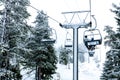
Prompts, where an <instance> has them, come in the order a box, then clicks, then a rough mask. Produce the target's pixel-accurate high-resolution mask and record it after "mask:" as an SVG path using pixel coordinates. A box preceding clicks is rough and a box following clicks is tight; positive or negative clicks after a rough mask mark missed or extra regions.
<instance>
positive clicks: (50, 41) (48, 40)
mask: <svg viewBox="0 0 120 80" xmlns="http://www.w3.org/2000/svg"><path fill="white" fill-rule="evenodd" d="M55 41H56V40H55V39H42V40H41V42H43V43H48V44H53V43H55Z"/></svg>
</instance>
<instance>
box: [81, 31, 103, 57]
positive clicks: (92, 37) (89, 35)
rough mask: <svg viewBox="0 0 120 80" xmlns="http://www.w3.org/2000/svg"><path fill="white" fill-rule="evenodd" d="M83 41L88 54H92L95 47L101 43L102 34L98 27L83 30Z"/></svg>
mask: <svg viewBox="0 0 120 80" xmlns="http://www.w3.org/2000/svg"><path fill="white" fill-rule="evenodd" d="M83 42H84V44H85V46H86V47H87V49H88V53H89V56H93V55H94V53H95V52H94V50H95V47H96V46H97V45H100V44H102V36H101V33H100V31H99V29H93V30H86V31H84V34H83Z"/></svg>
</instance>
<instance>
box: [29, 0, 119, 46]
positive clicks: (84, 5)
mask: <svg viewBox="0 0 120 80" xmlns="http://www.w3.org/2000/svg"><path fill="white" fill-rule="evenodd" d="M30 1H31V5H32V6H34V7H35V8H37V9H39V10H43V11H44V12H45V13H47V15H48V16H50V17H52V18H54V19H55V20H57V21H59V22H61V23H62V22H64V21H65V18H64V16H63V15H62V14H61V12H68V11H82V10H89V0H30ZM112 3H115V4H119V3H120V0H91V7H92V14H93V15H95V17H96V19H97V24H98V25H97V28H98V29H100V31H101V33H103V29H104V26H106V25H111V26H114V25H115V21H114V19H113V18H114V15H113V13H111V12H110V9H111V8H113V7H112ZM29 11H30V12H31V15H32V21H34V17H35V16H36V10H34V9H32V8H29ZM49 23H50V26H51V27H53V28H54V29H55V30H56V32H57V43H56V44H57V47H58V46H61V45H64V43H65V40H66V37H65V36H66V33H67V32H66V31H68V32H70V34H71V35H72V33H71V31H69V30H66V29H64V28H61V27H60V26H59V24H58V23H57V22H55V21H53V20H51V19H49ZM82 31H83V30H82V29H79V33H80V34H79V37H82V36H83V32H82ZM79 41H82V40H81V38H80V39H79ZM80 43H81V42H80Z"/></svg>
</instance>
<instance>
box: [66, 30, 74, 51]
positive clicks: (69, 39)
mask: <svg viewBox="0 0 120 80" xmlns="http://www.w3.org/2000/svg"><path fill="white" fill-rule="evenodd" d="M68 34H69V33H68V32H67V34H66V40H65V45H64V47H65V48H66V49H67V50H72V47H73V45H72V39H71V38H70V37H71V36H69V35H68Z"/></svg>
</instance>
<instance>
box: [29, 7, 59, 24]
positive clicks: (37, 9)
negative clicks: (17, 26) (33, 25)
mask: <svg viewBox="0 0 120 80" xmlns="http://www.w3.org/2000/svg"><path fill="white" fill-rule="evenodd" d="M29 6H30V7H31V8H33V9H35V10H37V11H38V12H41V11H40V10H39V9H37V8H35V7H33V6H32V5H29ZM41 14H43V15H45V14H44V13H41ZM47 17H48V18H50V19H52V20H53V21H55V22H57V23H59V24H61V23H60V22H59V21H58V20H56V19H54V18H52V17H50V16H48V15H47Z"/></svg>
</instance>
